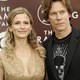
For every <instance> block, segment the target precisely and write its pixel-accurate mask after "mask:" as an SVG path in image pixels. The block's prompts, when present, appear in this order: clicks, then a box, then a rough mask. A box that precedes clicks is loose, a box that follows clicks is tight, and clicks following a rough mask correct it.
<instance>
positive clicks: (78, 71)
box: [43, 28, 80, 80]
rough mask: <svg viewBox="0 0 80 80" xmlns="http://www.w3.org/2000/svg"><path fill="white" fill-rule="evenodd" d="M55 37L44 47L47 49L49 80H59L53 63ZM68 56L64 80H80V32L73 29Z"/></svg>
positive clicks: (49, 39) (44, 43) (51, 37)
mask: <svg viewBox="0 0 80 80" xmlns="http://www.w3.org/2000/svg"><path fill="white" fill-rule="evenodd" d="M53 37H54V36H53V35H52V36H50V37H49V38H48V39H47V40H46V41H45V42H43V46H44V47H45V49H46V61H45V62H46V70H47V75H48V78H49V79H48V80H59V78H58V75H57V72H56V69H55V67H54V62H53V48H52V46H53ZM68 48H69V49H68V53H67V56H66V63H65V72H64V80H80V32H79V31H78V30H77V29H75V28H73V29H72V34H71V38H70V42H69V47H68Z"/></svg>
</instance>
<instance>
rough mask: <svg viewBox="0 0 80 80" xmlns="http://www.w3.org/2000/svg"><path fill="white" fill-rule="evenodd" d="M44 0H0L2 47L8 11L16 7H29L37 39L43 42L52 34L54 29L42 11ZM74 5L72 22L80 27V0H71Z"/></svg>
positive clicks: (0, 42)
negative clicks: (45, 19) (44, 17)
mask: <svg viewBox="0 0 80 80" xmlns="http://www.w3.org/2000/svg"><path fill="white" fill-rule="evenodd" d="M41 1H42V0H0V47H4V46H5V44H4V41H5V38H4V35H5V30H6V28H7V26H8V24H7V18H8V13H9V12H10V11H11V10H12V9H14V8H16V7H25V8H27V9H28V10H29V11H30V13H31V14H32V16H33V19H34V24H33V28H34V30H35V31H36V34H37V41H38V42H40V43H42V42H43V41H45V40H46V39H47V38H48V36H50V35H52V30H51V27H50V25H49V24H47V23H46V22H45V21H44V19H43V17H42V15H43V14H42V11H41ZM71 5H72V7H73V13H72V19H71V23H72V24H73V25H74V27H77V28H79V29H80V0H71Z"/></svg>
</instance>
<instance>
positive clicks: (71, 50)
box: [64, 30, 79, 77]
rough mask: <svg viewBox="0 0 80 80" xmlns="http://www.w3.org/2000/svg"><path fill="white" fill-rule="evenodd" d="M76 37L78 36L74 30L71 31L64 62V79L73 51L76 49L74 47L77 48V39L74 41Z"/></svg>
mask: <svg viewBox="0 0 80 80" xmlns="http://www.w3.org/2000/svg"><path fill="white" fill-rule="evenodd" d="M78 35H79V34H77V33H76V31H75V30H73V32H72V36H71V40H70V43H69V49H68V53H67V56H66V58H67V60H66V64H65V73H64V77H65V76H66V74H67V71H68V68H69V66H70V63H71V60H72V57H73V54H74V51H75V49H76V46H77V39H76V37H78Z"/></svg>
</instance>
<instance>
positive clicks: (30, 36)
mask: <svg viewBox="0 0 80 80" xmlns="http://www.w3.org/2000/svg"><path fill="white" fill-rule="evenodd" d="M29 38H30V40H31V38H32V31H31V33H30V35H29Z"/></svg>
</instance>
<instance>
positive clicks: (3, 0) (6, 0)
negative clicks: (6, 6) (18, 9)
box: [0, 0, 8, 1]
mask: <svg viewBox="0 0 80 80" xmlns="http://www.w3.org/2000/svg"><path fill="white" fill-rule="evenodd" d="M0 1H8V0H0Z"/></svg>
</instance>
